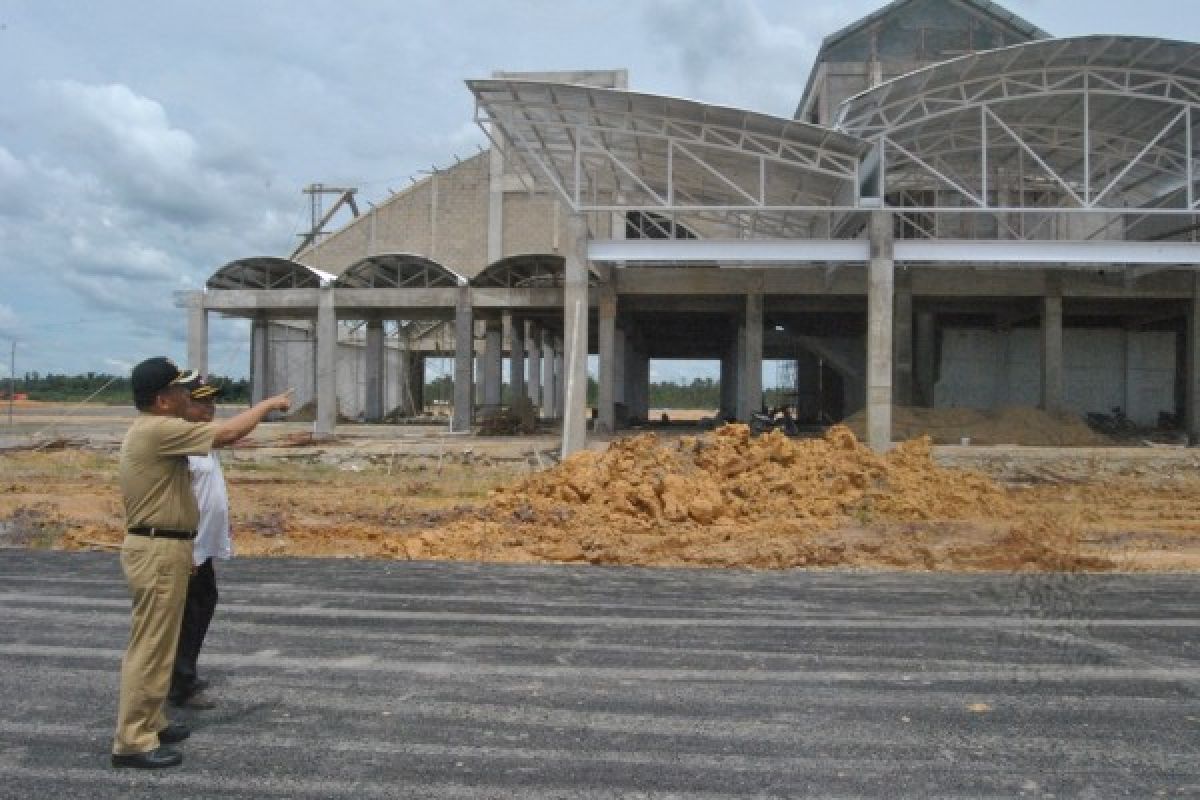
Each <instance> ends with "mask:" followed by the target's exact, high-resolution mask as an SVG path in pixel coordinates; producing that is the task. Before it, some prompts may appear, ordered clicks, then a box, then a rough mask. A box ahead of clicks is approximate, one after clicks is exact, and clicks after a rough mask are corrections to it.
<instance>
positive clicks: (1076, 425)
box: [845, 406, 1113, 447]
mask: <svg viewBox="0 0 1200 800" xmlns="http://www.w3.org/2000/svg"><path fill="white" fill-rule="evenodd" d="M845 424H846V425H847V426H848V427H849V428H850V430H852V431H854V433H855V435H856V436H859V437H863V436H865V431H866V424H867V417H866V412H864V411H859V412H858V413H857V414H854V415H853V416H851V417H849V418H848V419H847V420H846V422H845ZM919 436H928V437H929V438H930V439H931V440H932V441H933V443H934V444H960V443H961V442H962V440H963V439H964V438H965V439H970V443H971V444H973V445H1003V444H1009V445H1028V446H1033V447H1038V446H1042V447H1107V446H1111V445H1112V444H1113V441H1112V440H1111V439H1109V438H1108V437H1106V436H1104V435H1103V434H1100V433H1097V432H1096V431H1094V430H1092V429H1091V428H1089V427H1088V426H1087V424H1086V423H1084V421H1083V420H1082V419H1080V418H1079V417H1078V416H1076V415H1074V414H1071V413H1068V412H1051V411H1043V410H1042V409H1040V408H1033V407H1031V406H1009V407H1007V408H999V409H975V408H907V407H903V406H896V407H893V408H892V439H893V440H907V439H915V438H917V437H919Z"/></svg>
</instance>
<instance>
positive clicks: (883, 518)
mask: <svg viewBox="0 0 1200 800" xmlns="http://www.w3.org/2000/svg"><path fill="white" fill-rule="evenodd" d="M39 413H40V412H39ZM46 413H47V414H49V413H50V412H48V411H47V412H46ZM48 418H49V417H48ZM83 419H87V420H88V421H87V422H83V421H82V419H80V418H78V417H77V418H76V422H79V423H80V424H79V425H78V427H77V428H71V427H69V425H67V424H59V425H57V426H56V427H54V429H53V430H52V431H50V432H49V433H45V432H43V433H42V435H41V438H40V439H36V440H34V439H28V437H27V440H28V441H38V442H40V443H41V444H40V445H38V446H37V447H21V446H19V445H17V446H14V443H15V442H17V441H18V438H19V437H10V439H8V440H7V444H5V443H4V442H0V547H2V546H18V547H57V548H65V549H85V548H108V547H115V546H116V545H117V544H118V543H119V542H120V540H121V537H122V514H121V507H120V497H119V495H118V493H117V489H116V485H115V471H116V443H117V441H119V437H120V433H121V432H122V431H123V429H124V427H125V426H126V425H127V424H128V420H127V416H122V415H120V414H113V413H111V412H109V413H95V414H91V415H85V416H84V417H83ZM25 422H26V424H27V425H29V426H32V425H42V424H44V420H42V419H40V418H39V419H37V420H32V419H26V420H25ZM72 424H74V423H72ZM346 427H347V429H348V433H347V435H345V436H342V437H340V439H339V440H338V441H335V442H324V443H313V442H312V441H311V440H310V438H309V437H308V434H307V433H306V432H305V429H304V426H295V425H291V424H276V425H269V426H266V427H265V428H264V429H262V431H260V435H258V436H256V438H255V440H254V441H252V442H250V446H248V447H244V448H237V449H234V450H231V451H227V452H226V453H224V454H223V463H224V465H225V472H226V477H227V480H228V483H229V489H230V497H231V503H232V510H233V523H234V539H235V547H236V550H237V552H238V553H240V554H243V555H280V556H283V555H297V556H330V557H345V558H393V559H435V560H472V561H503V562H526V563H536V562H573V563H575V562H584V563H593V564H637V565H671V566H682V565H687V566H705V567H751V568H790V567H808V568H814V567H861V568H877V569H902V570H958V571H972V570H1071V571H1075V570H1088V571H1106V570H1128V571H1194V570H1198V569H1200V520H1197V518H1196V509H1197V508H1200V451H1196V450H1193V449H1188V448H1180V447H1141V448H1109V447H1075V448H1064V447H1053V448H1049V447H1047V448H1037V447H974V446H973V447H958V446H955V447H933V446H932V445H931V444H930V441H929V439H927V438H918V439H913V440H910V441H908V442H906V443H904V444H902V445H900V446H898V447H897V448H896V449H895V450H894V451H893V452H891V453H889V454H887V455H884V456H881V455H878V454H875V453H872V452H871V451H870V450H868V449H867V448H866V447H864V446H863V445H862V444H861V443H859V441H858V440H857V439H856V438H855V436H854V434H853V433H852V431H851V430H850V429H849V428H846V427H840V426H839V427H835V428H833V429H831V430H830V431H829V432H828V433H827V434H826V435H825V436H824V437H821V438H813V439H788V438H786V437H784V436H783V435H782V434H777V433H774V434H768V435H764V436H759V437H752V436H751V435H750V434H749V431H748V430H747V429H746V428H745V426H741V425H730V426H726V427H724V428H721V429H718V430H717V431H713V432H708V433H699V434H697V435H683V436H680V435H673V434H670V433H662V434H655V433H641V434H637V435H634V436H630V437H624V438H620V439H617V440H615V441H613V442H612V444H611V446H609V447H607V449H604V448H603V445H600V446H598V447H597V449H593V450H589V451H585V452H583V453H580V454H577V455H575V456H573V457H572V458H570V459H568V460H567V461H566V462H565V463H562V464H557V463H555V460H554V456H553V452H554V449H555V448H554V445H555V439H554V437H553V436H552V435H551V436H543V437H532V438H528V439H524V440H515V439H512V438H507V439H506V438H504V437H495V438H491V439H489V438H479V437H477V438H470V439H464V438H450V437H447V436H445V435H443V434H439V433H436V432H433V433H431V432H428V431H425V432H422V431H401V432H399V433H398V432H397V431H396V428H395V427H389V428H387V429H382V428H375V429H372V428H371V427H369V426H364V427H361V428H357V429H355V428H350V427H349V426H346ZM84 431H87V432H88V435H87V436H83V435H82V432H84ZM341 431H342V429H341V428H340V429H339V433H341ZM5 448H7V449H5Z"/></svg>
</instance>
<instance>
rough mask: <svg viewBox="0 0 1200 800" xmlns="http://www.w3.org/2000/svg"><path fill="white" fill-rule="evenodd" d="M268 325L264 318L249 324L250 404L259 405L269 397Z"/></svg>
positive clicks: (257, 318) (256, 318)
mask: <svg viewBox="0 0 1200 800" xmlns="http://www.w3.org/2000/svg"><path fill="white" fill-rule="evenodd" d="M269 331H270V323H269V322H268V321H267V320H266V318H264V317H255V318H254V321H253V322H251V323H250V403H251V405H253V404H255V403H260V402H262V401H263V400H266V399H267V397H269V396H270V395H269V394H268V392H269V390H270V383H271V372H270V364H269V357H270V354H271V343H270V334H269Z"/></svg>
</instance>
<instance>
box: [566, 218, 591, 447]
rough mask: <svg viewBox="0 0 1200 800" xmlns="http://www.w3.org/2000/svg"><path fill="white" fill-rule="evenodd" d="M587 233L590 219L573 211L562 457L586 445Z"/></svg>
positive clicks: (569, 240)
mask: <svg viewBox="0 0 1200 800" xmlns="http://www.w3.org/2000/svg"><path fill="white" fill-rule="evenodd" d="M587 234H588V232H587V219H586V218H585V217H584V216H583V215H582V214H572V215H571V217H570V218H569V219H568V220H567V248H566V257H567V258H566V275H565V276H564V278H563V348H564V352H563V356H564V360H563V384H564V386H563V427H562V457H563V458H566V457H567V456H569V455H571V454H572V453H574V452H576V451H579V450H582V449H583V448H584V446H585V445H586V444H587V356H588V264H587Z"/></svg>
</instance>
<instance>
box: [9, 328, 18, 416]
mask: <svg viewBox="0 0 1200 800" xmlns="http://www.w3.org/2000/svg"><path fill="white" fill-rule="evenodd" d="M16 399H17V340H16V339H13V340H12V352H11V354H10V355H9V357H8V427H10V428H11V427H12V426H13V403H14V402H15V401H16Z"/></svg>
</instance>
